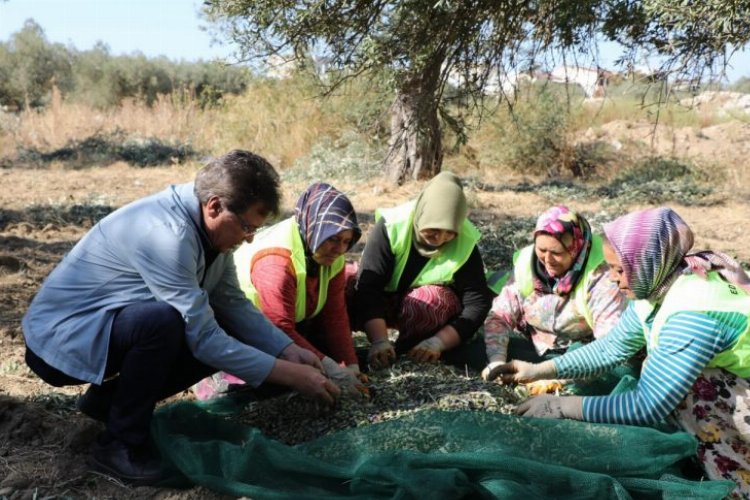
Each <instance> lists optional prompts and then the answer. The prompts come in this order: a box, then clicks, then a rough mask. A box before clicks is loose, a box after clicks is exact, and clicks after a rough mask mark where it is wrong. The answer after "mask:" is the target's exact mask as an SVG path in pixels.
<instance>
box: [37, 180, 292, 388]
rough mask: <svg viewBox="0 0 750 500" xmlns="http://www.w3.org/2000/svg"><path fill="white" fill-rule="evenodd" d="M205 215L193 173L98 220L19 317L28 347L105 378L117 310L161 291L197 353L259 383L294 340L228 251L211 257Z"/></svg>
mask: <svg viewBox="0 0 750 500" xmlns="http://www.w3.org/2000/svg"><path fill="white" fill-rule="evenodd" d="M201 217H202V216H201V207H200V202H199V201H198V198H197V197H196V196H195V194H194V192H193V184H192V183H188V184H181V185H177V186H171V187H169V188H167V189H166V190H164V191H162V192H160V193H157V194H155V195H152V196H149V197H146V198H143V199H141V200H138V201H135V202H133V203H130V204H128V205H126V206H124V207H122V208H120V209H118V210H116V211H115V212H113V213H111V214H110V215H108V216H107V217H105V218H104V219H102V220H101V221H99V222H98V223H97V224H96V225H95V226H94V227H93V228H92V229H91V230H90V231H89V232H88V233H87V234H86V235H85V236H84V237H83V238H82V239H81V240H80V241H79V242H78V243H77V244H76V245H75V247H74V248H73V249H72V250H71V251H70V253H69V254H68V255H66V256H65V257H64V258H63V260H62V261H61V262H60V264H59V265H58V266H57V267H56V268H55V269H54V270H53V271H52V273H50V275H49V276H48V277H47V279H46V280H45V281H44V283H43V285H42V287H41V289H40V290H39V292H38V293H37V295H36V296H35V297H34V300H33V301H32V303H31V305H30V306H29V309H28V311H27V313H26V315H25V316H24V318H23V332H24V337H25V340H26V344H27V345H28V347H29V348H30V349H31V350H32V351H33V352H34V353H35V354H37V355H38V356H39V357H41V358H42V359H43V360H44V361H45V362H46V363H47V364H49V365H50V366H52V367H54V368H57V369H58V370H60V371H62V372H63V373H65V374H67V375H69V376H71V377H75V378H77V379H79V380H83V381H87V382H92V383H96V384H99V383H101V382H102V379H103V377H104V369H105V366H106V362H107V350H108V346H109V338H110V333H111V330H112V323H113V320H114V317H115V314H116V312H117V311H118V310H119V309H121V308H123V307H125V306H128V305H130V304H135V303H139V302H147V301H154V300H157V301H162V302H165V303H167V304H169V305H171V306H172V307H174V309H175V310H177V311H178V312H179V313H180V315H181V316H182V318H183V320H184V322H185V340H186V343H187V345H188V348H189V349H190V351H191V352H192V353H193V355H194V356H195V357H196V358H197V359H198V360H200V361H201V362H203V363H205V364H207V365H209V366H212V367H214V368H216V369H217V370H224V371H226V372H229V373H233V374H235V375H237V376H238V377H240V378H242V379H243V380H245V381H246V382H248V383H249V384H251V385H254V386H257V385H259V384H260V383H262V382H263V381H264V380H265V379H266V377H267V376H268V374H269V372H270V371H271V369H272V368H273V365H274V363H275V358H276V356H278V355H279V354H280V353H281V351H283V350H284V349H285V348H286V347H287V346H288V345H289V344H291V342H292V341H291V339H290V338H289V337H288V336H287V335H285V334H284V332H282V331H281V330H279V329H278V328H276V327H275V326H274V325H273V324H272V323H271V322H269V321H268V319H266V317H265V316H263V314H261V313H260V312H259V311H258V310H257V309H256V308H255V307H254V306H253V305H252V303H251V302H250V301H249V300H247V299H246V298H245V295H244V293H243V292H242V291H241V290H240V288H239V283H238V281H237V275H236V271H235V267H234V261H233V259H232V254H231V253H220V254H218V255H215V258H214V259H213V261H212V262H211V264H210V265H209V266H207V265H206V251H205V249H204V247H203V245H202V243H201V241H202V236H203V239H206V238H205V231H204V229H203V226H202V222H201V221H202V219H201ZM219 322H220V323H221V326H219Z"/></svg>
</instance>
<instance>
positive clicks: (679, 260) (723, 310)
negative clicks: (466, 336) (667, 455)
mask: <svg viewBox="0 0 750 500" xmlns="http://www.w3.org/2000/svg"><path fill="white" fill-rule="evenodd" d="M604 233H605V236H606V239H607V241H606V242H605V245H604V255H605V259H606V261H607V263H608V264H609V266H610V279H612V281H614V282H615V283H617V284H618V286H619V288H620V289H621V290H622V291H623V292H624V293H625V294H626V295H627V296H628V297H629V298H631V299H633V301H632V302H631V305H630V306H629V307H628V309H627V310H626V311H625V312H624V313H623V315H622V317H621V318H620V322H619V323H618V324H617V326H616V327H615V329H614V330H613V331H612V332H610V333H609V334H608V335H607V336H606V337H603V338H601V339H598V340H596V341H595V342H592V343H590V344H589V345H587V346H585V347H582V348H581V349H578V350H575V351H571V352H568V353H567V354H565V355H564V356H561V357H558V358H555V359H554V360H551V361H545V362H543V363H538V364H530V363H524V362H519V361H513V362H511V363H508V364H506V365H501V366H499V367H496V368H495V370H494V373H492V374H491V376H500V377H501V378H502V379H503V381H505V382H525V381H530V380H536V379H540V378H549V377H555V376H562V377H566V378H578V377H586V376H589V375H592V374H596V373H601V372H602V371H603V370H607V369H608V368H609V367H612V366H613V365H614V364H615V363H618V362H619V361H621V360H623V359H626V358H627V357H628V356H630V355H632V353H634V352H635V351H636V350H638V349H640V348H641V347H642V346H645V347H646V349H647V352H648V357H647V358H646V361H645V362H644V364H643V370H642V372H641V376H640V379H639V381H638V383H637V385H636V387H635V389H634V390H632V391H628V392H624V393H620V394H617V395H609V396H595V397H580V396H567V397H556V396H548V395H545V396H538V397H535V398H531V399H529V400H527V401H526V402H525V403H523V404H522V405H521V406H519V408H518V412H519V413H520V414H522V415H527V416H537V417H552V418H573V419H578V420H586V421H589V422H605V423H621V424H629V425H649V424H654V423H657V422H660V421H661V420H662V419H664V418H665V417H667V416H668V415H670V414H672V415H673V416H674V417H675V418H676V420H677V421H678V422H679V423H680V425H681V426H682V428H683V429H684V430H685V431H687V432H689V433H691V434H693V435H694V436H695V437H696V438H697V439H698V442H699V447H698V459H699V460H700V461H701V462H702V463H703V466H704V468H705V471H706V475H707V476H708V477H709V478H710V479H730V480H733V481H735V483H736V484H737V488H736V489H735V490H734V494H735V495H736V496H738V497H745V498H747V497H749V496H750V472H748V471H750V422H748V420H750V418H749V417H750V408H749V407H748V404H749V403H750V381H749V380H748V377H750V328H749V325H750V322H749V320H750V278H749V277H748V275H747V274H746V273H745V271H743V270H742V268H741V267H740V265H739V264H738V263H737V262H736V261H735V260H734V259H732V258H731V257H729V256H727V255H724V254H722V253H719V252H710V251H704V252H698V253H688V252H689V251H690V250H691V248H692V246H693V233H692V231H691V230H690V228H689V227H688V226H687V224H685V222H684V221H683V220H682V219H681V218H680V217H679V215H677V214H676V213H675V212H674V211H672V210H671V209H669V208H657V209H649V210H642V211H638V212H633V213H630V214H628V215H625V216H623V217H620V218H619V219H616V220H615V221H613V222H611V223H609V224H607V225H605V226H604Z"/></svg>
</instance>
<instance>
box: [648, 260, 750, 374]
mask: <svg viewBox="0 0 750 500" xmlns="http://www.w3.org/2000/svg"><path fill="white" fill-rule="evenodd" d="M633 307H634V310H635V313H636V314H637V315H638V319H639V320H640V321H641V327H642V328H643V334H644V336H645V337H646V343H647V345H648V348H649V350H650V349H653V348H655V347H656V346H657V345H658V343H659V332H660V331H661V329H662V327H663V326H664V324H665V323H666V322H667V320H668V319H669V318H670V317H671V316H672V315H674V314H676V313H679V312H688V311H693V312H738V313H740V314H744V315H746V316H747V317H748V320H750V295H748V294H747V293H746V292H745V291H744V290H742V289H741V288H739V287H737V286H735V285H733V284H731V283H729V282H728V281H726V280H724V279H723V278H722V277H721V276H720V275H719V273H717V272H715V271H712V272H709V273H708V279H704V278H701V277H700V276H697V275H694V274H685V275H682V276H680V277H679V278H677V280H676V281H675V282H674V283H673V284H672V286H671V287H670V288H669V290H668V291H667V294H666V296H665V297H664V302H663V303H662V305H661V307H660V308H659V310H658V311H657V312H656V316H655V317H654V321H653V324H652V325H651V328H649V327H648V325H647V324H646V320H647V319H648V317H649V316H650V315H651V312H652V311H653V308H654V306H653V305H652V304H651V303H650V302H648V301H647V300H638V301H635V303H634V304H633ZM708 367H709V368H724V369H726V370H728V371H730V372H732V373H734V374H735V375H737V376H740V377H750V322H749V325H748V327H747V328H745V331H744V332H742V333H741V334H740V337H739V338H738V339H737V342H735V344H734V345H733V346H732V347H731V348H729V349H727V350H726V351H723V352H720V353H719V354H717V355H716V356H714V358H713V359H712V360H711V362H710V363H709V364H708Z"/></svg>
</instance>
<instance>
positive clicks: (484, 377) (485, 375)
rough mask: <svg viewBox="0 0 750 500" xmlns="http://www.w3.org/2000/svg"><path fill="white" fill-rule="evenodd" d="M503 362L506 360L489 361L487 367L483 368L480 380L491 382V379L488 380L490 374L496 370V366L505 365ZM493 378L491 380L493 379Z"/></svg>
mask: <svg viewBox="0 0 750 500" xmlns="http://www.w3.org/2000/svg"><path fill="white" fill-rule="evenodd" d="M505 361H506V360H504V359H502V360H501V359H497V360H494V361H490V362H489V363H487V366H485V367H484V370H482V380H492V379H490V378H489V377H490V373H492V371H493V370H494V369H495V368H497V367H498V366H500V365H503V364H505ZM495 377H497V373H495ZM495 377H493V378H495Z"/></svg>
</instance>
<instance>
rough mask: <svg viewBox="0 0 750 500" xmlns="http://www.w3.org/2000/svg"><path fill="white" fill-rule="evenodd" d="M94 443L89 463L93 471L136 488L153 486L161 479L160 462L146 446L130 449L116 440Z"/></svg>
mask: <svg viewBox="0 0 750 500" xmlns="http://www.w3.org/2000/svg"><path fill="white" fill-rule="evenodd" d="M100 441H102V440H101V439H100V440H97V441H96V442H95V443H94V448H93V454H92V456H91V459H90V462H91V465H92V466H93V467H94V469H96V470H98V471H100V472H104V473H105V474H108V475H110V476H112V477H115V478H117V479H120V480H121V481H123V482H126V483H130V484H133V485H136V486H146V485H150V484H154V483H156V482H157V481H159V480H160V479H161V477H162V474H161V461H160V460H159V459H158V458H157V457H156V456H154V455H153V453H152V452H151V451H150V450H149V449H148V447H147V446H141V447H131V446H128V445H126V444H125V443H123V442H122V441H119V440H117V439H113V440H110V441H109V442H107V443H106V444H102V443H101V442H100Z"/></svg>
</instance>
